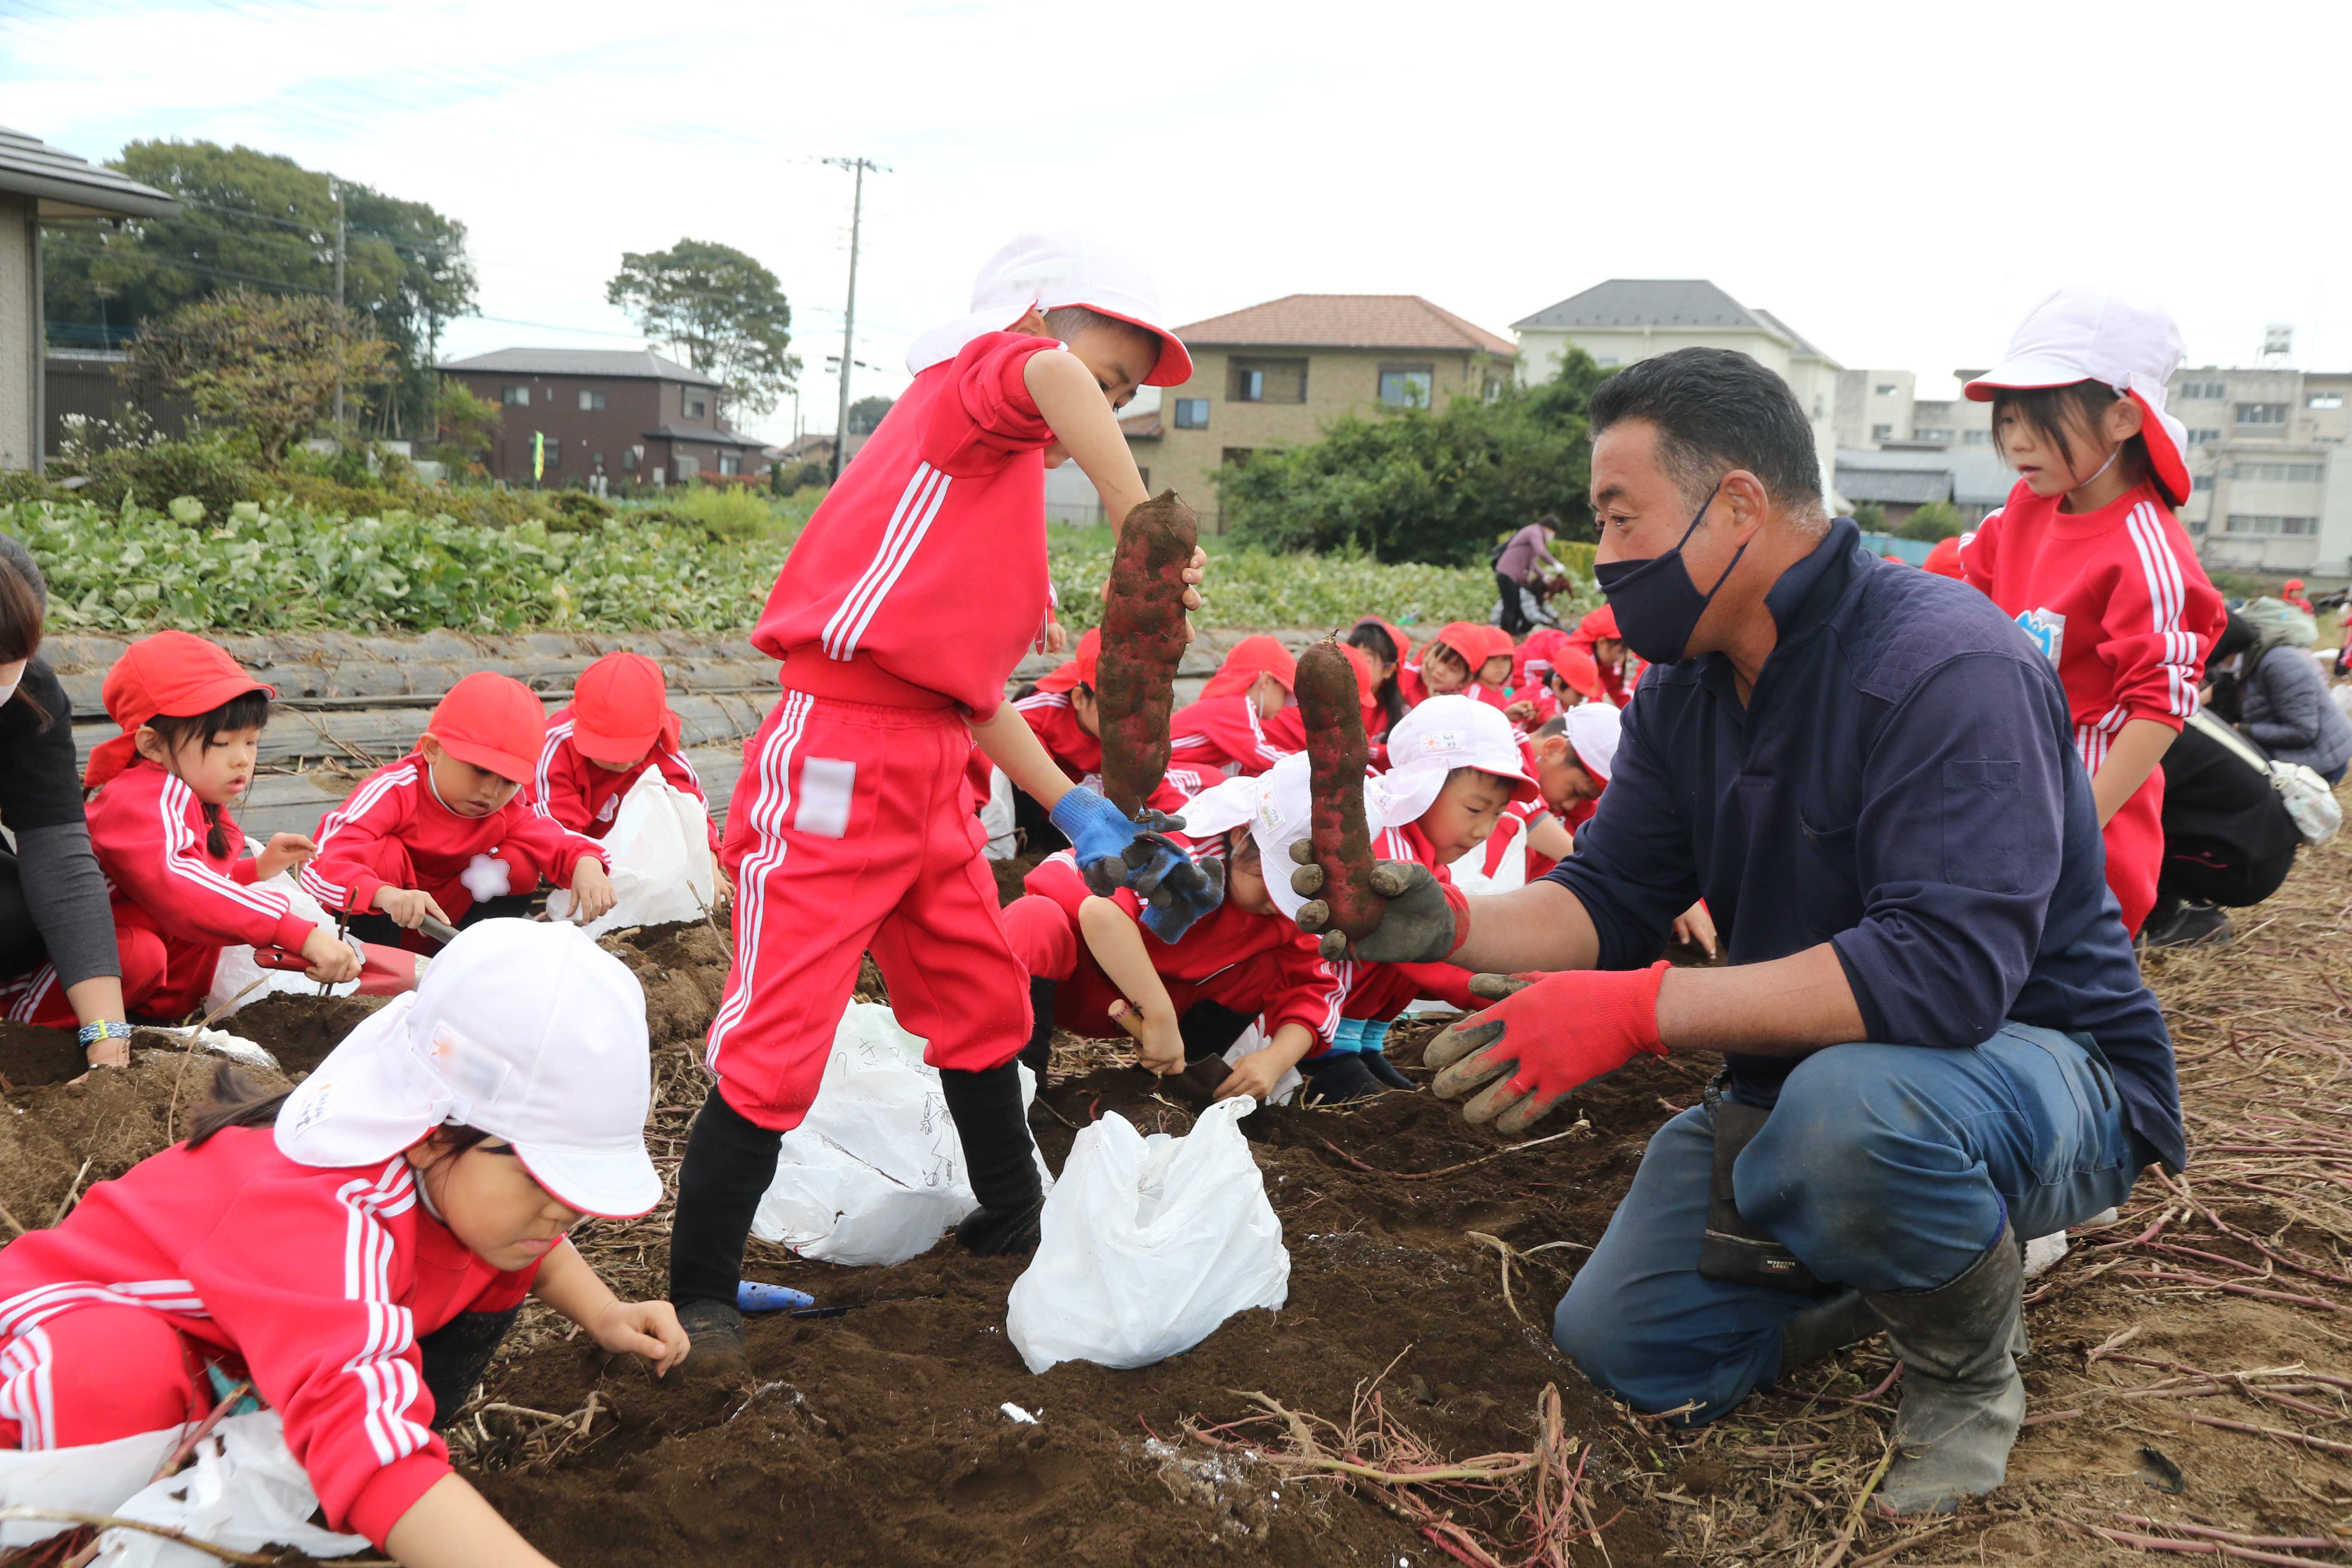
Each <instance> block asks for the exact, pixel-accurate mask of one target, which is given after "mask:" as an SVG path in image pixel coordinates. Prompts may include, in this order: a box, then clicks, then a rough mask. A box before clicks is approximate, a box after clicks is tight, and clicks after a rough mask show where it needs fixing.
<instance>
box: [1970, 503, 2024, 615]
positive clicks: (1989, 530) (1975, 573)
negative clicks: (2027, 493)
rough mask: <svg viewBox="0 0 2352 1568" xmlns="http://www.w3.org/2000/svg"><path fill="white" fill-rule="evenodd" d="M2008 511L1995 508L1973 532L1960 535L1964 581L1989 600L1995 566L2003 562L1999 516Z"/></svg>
mask: <svg viewBox="0 0 2352 1568" xmlns="http://www.w3.org/2000/svg"><path fill="white" fill-rule="evenodd" d="M2011 493H2012V494H2014V493H2015V492H2014V491H2012V492H2011ZM2004 510H2007V509H2006V508H2003V507H1995V508H1994V509H1993V510H1990V511H1989V512H1987V513H1986V514H1985V520H1984V521H1982V522H1980V523H1979V524H1977V525H1976V527H1975V529H1974V530H1972V531H1969V532H1967V533H1964V534H1962V535H1960V572H1961V574H1962V577H1963V580H1965V581H1966V582H1967V583H1968V584H1969V586H1970V587H1972V588H1974V589H1975V590H1976V591H1977V592H1978V593H1979V594H1982V595H1986V596H1987V597H1988V598H1990V596H1991V595H1992V574H1993V563H1995V562H1996V561H1998V560H1999V559H2000V514H2001V513H2002V511H2004Z"/></svg>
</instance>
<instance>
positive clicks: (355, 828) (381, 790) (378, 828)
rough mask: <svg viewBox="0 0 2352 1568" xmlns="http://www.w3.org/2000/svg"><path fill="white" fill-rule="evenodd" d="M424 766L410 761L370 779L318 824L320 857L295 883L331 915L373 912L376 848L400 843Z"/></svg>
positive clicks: (377, 886)
mask: <svg viewBox="0 0 2352 1568" xmlns="http://www.w3.org/2000/svg"><path fill="white" fill-rule="evenodd" d="M424 765H425V764H424V763H423V762H422V761H421V760H419V759H417V758H415V757H409V758H405V759H404V760H402V761H400V762H397V763H393V764H392V766H390V767H388V768H383V769H380V770H378V771H377V772H375V773H371V774H369V775H368V776H367V777H366V778H364V779H362V780H361V781H360V787H359V788H357V789H355V790H353V791H352V793H351V797H350V798H349V799H347V800H345V801H344V802H343V804H342V805H339V806H337V807H336V808H335V809H334V810H332V811H331V812H329V813H327V815H326V816H324V817H322V818H320V822H319V852H318V854H316V855H314V856H312V857H311V858H310V864H308V865H306V866H304V867H303V868H302V871H301V875H300V878H299V880H300V882H301V884H302V890H303V891H304V892H306V893H308V894H310V896H311V897H312V898H314V899H316V900H319V902H320V903H321V904H324V905H325V906H326V907H327V908H328V909H329V910H353V911H358V912H364V911H366V910H373V908H375V895H376V890H377V889H380V888H382V887H383V885H384V881H383V878H382V877H379V876H378V875H376V872H375V862H374V858H373V856H374V849H375V847H376V845H377V844H379V843H381V842H382V841H383V840H384V839H386V838H397V837H400V829H401V827H402V826H403V825H404V823H405V822H406V821H407V820H408V813H409V809H410V805H411V803H412V800H413V791H414V790H415V787H416V781H417V770H418V769H420V768H422V767H424Z"/></svg>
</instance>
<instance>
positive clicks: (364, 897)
mask: <svg viewBox="0 0 2352 1568" xmlns="http://www.w3.org/2000/svg"><path fill="white" fill-rule="evenodd" d="M546 742H547V710H545V709H544V708H542V707H541V706H540V701H539V698H538V696H537V695H536V694H535V693H533V692H532V690H531V689H530V688H529V687H527V686H525V685H524V684H523V683H522V682H521V681H520V680H517V679H513V678H512V677H511V676H505V675H496V674H493V673H491V672H490V671H488V670H486V669H482V670H476V671H475V672H474V673H473V674H471V675H469V676H467V677H466V678H465V679H463V680H460V681H459V682H457V685H455V686H453V687H451V688H450V689H449V695H448V696H446V697H444V698H443V699H441V701H440V703H439V704H438V705H437V706H436V708H435V709H434V710H433V716H432V717H431V718H430V719H428V720H426V721H425V733H424V734H423V735H421V736H419V737H418V738H417V742H416V750H415V751H414V752H410V753H409V754H408V755H407V756H404V757H403V758H401V759H400V761H398V762H396V763H393V764H391V765H390V766H389V767H383V768H378V769H377V770H376V771H375V772H374V773H370V774H369V775H368V776H367V777H366V778H364V779H362V780H361V781H360V786H359V788H357V789H355V790H353V791H352V793H351V796H350V798H349V799H347V800H345V801H344V802H343V804H342V805H339V806H337V807H336V808H335V809H334V810H332V811H331V812H329V813H327V815H326V816H325V817H324V818H323V819H322V820H321V821H320V824H319V851H318V854H317V855H316V856H315V857H314V858H312V859H311V861H310V864H309V865H307V866H305V867H303V868H302V879H301V880H302V887H303V890H304V891H306V892H308V893H309V894H310V896H311V897H312V898H314V899H316V900H319V902H320V903H321V904H324V905H325V906H326V907H327V908H328V909H330V910H351V911H352V916H353V919H352V931H353V932H355V933H356V934H358V935H360V936H362V937H364V938H366V939H367V940H369V941H371V942H398V943H400V944H401V945H403V946H406V947H410V948H412V949H414V950H415V951H417V952H432V951H434V949H435V948H436V947H437V946H438V945H439V944H438V943H437V942H434V941H433V939H432V938H430V937H428V936H425V935H423V934H421V933H420V932H419V931H418V928H419V927H420V926H422V925H423V924H424V923H425V921H428V920H430V921H439V922H440V923H442V924H443V925H450V926H463V925H466V924H467V923H469V922H470V921H478V920H485V919H488V918H491V917H494V916H498V915H511V914H520V913H522V912H523V911H524V910H525V909H527V908H528V906H529V902H530V896H531V895H532V894H533V893H535V892H537V891H538V890H539V881H540V878H541V875H542V874H544V875H545V876H547V877H548V878H549V879H551V880H553V881H554V882H555V883H556V884H557V885H558V886H559V887H565V888H569V889H572V897H573V898H574V899H575V900H577V903H576V905H575V907H574V909H573V911H572V912H573V915H574V917H575V918H577V919H579V920H582V921H593V920H594V919H596V917H598V916H599V915H602V914H604V912H605V911H606V910H610V909H611V908H612V907H613V899H614V894H613V879H611V878H610V877H608V876H607V875H605V870H606V864H605V858H604V848H603V847H601V846H599V845H598V844H597V843H596V842H595V841H594V840H593V839H589V838H583V837H580V836H579V835H578V834H576V833H567V832H565V831H564V830H563V828H562V827H561V826H558V825H557V824H556V822H555V821H554V820H553V819H552V818H551V817H546V816H541V815H540V814H539V813H537V812H535V811H533V810H532V809H531V808H530V805H528V804H527V803H526V802H524V801H523V800H522V799H520V798H519V795H518V792H519V791H520V789H521V788H522V784H523V781H524V780H526V779H528V778H530V776H531V773H532V772H533V771H534V769H535V768H536V766H537V763H536V761H535V759H536V758H537V757H538V756H539V754H540V752H541V749H542V748H543V747H544V746H545V744H546Z"/></svg>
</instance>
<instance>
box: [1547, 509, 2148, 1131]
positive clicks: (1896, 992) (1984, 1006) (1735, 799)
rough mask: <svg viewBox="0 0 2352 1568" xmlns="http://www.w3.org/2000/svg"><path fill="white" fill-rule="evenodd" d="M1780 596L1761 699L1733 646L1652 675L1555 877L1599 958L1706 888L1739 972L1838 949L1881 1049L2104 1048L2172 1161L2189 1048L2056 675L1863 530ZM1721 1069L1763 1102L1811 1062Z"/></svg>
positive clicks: (2000, 621)
mask: <svg viewBox="0 0 2352 1568" xmlns="http://www.w3.org/2000/svg"><path fill="white" fill-rule="evenodd" d="M1765 603H1766V605H1768V606H1769V609H1770V611H1771V614H1772V618H1773V619H1774V620H1775V621H1776V622H1777V623H1779V626H1780V642H1779V645H1778V646H1777V647H1774V648H1773V650H1772V653H1771V656H1770V657H1769V658H1767V659H1766V660H1765V661H1764V668H1762V669H1761V670H1760V671H1759V672H1758V675H1757V680H1756V687H1755V689H1754V691H1753V692H1751V693H1750V694H1749V698H1748V701H1747V702H1746V703H1745V704H1743V703H1742V702H1741V701H1740V700H1739V694H1738V689H1737V688H1736V687H1735V686H1734V684H1733V679H1732V669H1731V662H1730V660H1729V659H1727V658H1725V657H1724V656H1723V655H1721V654H1719V653H1718V654H1707V655H1705V656H1703V657H1700V658H1691V659H1685V660H1684V661H1683V662H1682V663H1680V664H1675V665H1663V666H1655V667H1653V668H1651V670H1650V671H1649V673H1648V674H1647V675H1646V676H1645V677H1644V678H1643V681H1642V685H1641V689H1640V694H1639V695H1638V696H1636V697H1635V698H1634V700H1633V702H1632V704H1631V705H1630V706H1628V707H1627V708H1626V710H1625V720H1624V726H1623V734H1622V740H1621V741H1620V742H1619V743H1618V748H1617V756H1616V760H1615V763H1614V764H1613V765H1612V768H1611V770H1610V780H1609V788H1608V790H1607V791H1606V792H1605V793H1604V794H1603V795H1601V805H1600V809H1599V810H1598V812H1597V813H1596V814H1595V815H1594V816H1593V818H1592V820H1591V822H1590V823H1588V824H1587V825H1586V826H1585V827H1584V828H1583V830H1582V831H1581V832H1580V833H1578V834H1577V836H1576V853H1575V855H1574V856H1573V857H1571V858H1569V859H1567V860H1564V861H1562V862H1560V864H1559V866H1558V867H1557V868H1554V869H1553V870H1552V872H1551V879H1552V880H1554V881H1556V882H1559V883H1560V884H1562V885H1563V886H1565V887H1566V888H1567V889H1569V890H1570V892H1573V893H1574V894H1575V895H1576V896H1577V898H1578V899H1579V900H1580V901H1581V902H1582V903H1583V905H1584V907H1585V909H1586V910H1588V911H1590V913H1591V917H1592V924H1593V927H1594V929H1595V930H1596V931H1599V933H1600V937H1601V965H1600V966H1601V968H1603V969H1632V968H1637V967H1639V966H1640V965H1642V964H1644V963H1650V962H1651V961H1652V960H1654V958H1656V956H1657V954H1658V952H1659V950H1660V949H1661V948H1662V947H1663V946H1664V943H1665V940H1666V937H1667V934H1668V932H1669V931H1670V929H1671V927H1672V925H1673V923H1674V918H1675V915H1677V914H1678V913H1680V912H1681V911H1682V910H1685V909H1687V908H1688V907H1689V906H1690V903H1691V901H1692V900H1694V899H1696V898H1698V897H1700V896H1701V895H1704V896H1705V897H1706V901H1707V908H1708V910H1709V912H1710V913H1711V914H1712V915H1713V916H1714V918H1715V923H1716V926H1717V930H1718V931H1721V932H1723V933H1724V940H1725V952H1726V953H1727V956H1728V958H1729V959H1730V961H1731V962H1732V963H1761V962H1763V961H1766V960H1769V959H1775V958H1785V957H1787V956H1789V955H1790V953H1794V952H1802V951H1804V950H1805V949H1807V948H1810V947H1813V946H1815V945H1817V944H1819V943H1821V942H1831V943H1832V944H1834V946H1835V948H1836V951H1837V955H1838V958H1839V961H1840V962H1841V963H1843V964H1844V966H1845V973H1846V978H1847V980H1848V981H1849V982H1850V983H1851V984H1852V985H1853V997H1854V1001H1855V1002H1856V1003H1857V1004H1858V1005H1860V1007H1861V1010H1862V1016H1863V1022H1864V1026H1865V1027H1866V1029H1867V1031H1868V1033H1867V1037H1868V1038H1869V1039H1872V1040H1876V1041H1881V1042H1884V1043H1886V1044H1890V1045H1911V1046H1926V1047H1938V1046H1940V1047H1967V1046H1974V1045H1975V1044H1977V1043H1978V1042H1979V1041H1980V1040H1983V1039H1986V1038H1987V1037H1990V1036H1991V1034H1992V1033H1993V1032H1994V1031H1995V1030H1996V1029H1998V1028H1999V1027H2000V1024H2001V1021H2002V1020H2003V1019H2004V1018H2013V1019H2015V1020H2017V1021H2018V1022H2019V1023H2023V1024H2035V1025H2040V1026H2044V1027H2047V1028H2053V1029H2058V1030H2061V1031H2063V1032H2065V1033H2067V1034H2071V1035H2074V1036H2075V1037H2087V1038H2088V1039H2090V1040H2091V1041H2092V1042H2094V1043H2095V1046H2096V1047H2097V1048H2098V1049H2099V1050H2100V1051H2101V1052H2102V1053H2104V1054H2105V1057H2106V1058H2107V1061H2108V1063H2109V1065H2110V1066H2111V1067H2112V1068H2113V1069H2114V1076H2115V1079H2116V1089H2117V1090H2118V1092H2119V1093H2120V1095H2121V1097H2122V1100H2123V1109H2124V1118H2125V1122H2126V1125H2127V1126H2128V1127H2130V1129H2131V1130H2132V1131H2134V1132H2135V1133H2137V1135H2138V1136H2139V1138H2140V1139H2141V1141H2142V1142H2145V1143H2146V1144H2147V1147H2148V1148H2149V1149H2151V1150H2152V1151H2154V1152H2155V1153H2156V1154H2157V1155H2158V1157H2160V1158H2161V1159H2162V1160H2163V1161H2164V1162H2165V1163H2167V1164H2168V1165H2170V1166H2172V1167H2174V1168H2176V1169H2178V1168H2179V1166H2181V1165H2182V1164H2183V1163H2185V1162H2186V1161H2187V1158H2188V1152H2187V1149H2186V1147H2185V1145H2184V1143H2183V1141H2182V1135H2181V1126H2180V1099H2179V1089H2178V1087H2177V1085H2176V1083H2175V1081H2174V1078H2173V1061H2172V1037H2171V1036H2170V1035H2169V1034H2168V1032H2167V1031H2166V1029H2165V1026H2164V1017H2163V1015H2162V1014H2161V1013H2160V1012H2159V1011H2158V1007H2157V1004H2156V998H2155V996H2154V995H2153V994H2150V992H2149V991H2148V989H2147V986H2146V985H2145V984H2142V983H2141V980H2140V973H2139V964H2138V963H2137V960H2136V959H2135V958H2134V956H2133V954H2132V949H2131V939H2130V938H2129V937H2128V936H2126V934H2125V932H2124V927H2123V921H2122V918H2121V915H2120V913H2119V911H2118V909H2117V907H2116V900H2115V896H2114V895H2113V894H2112V893H2110V892H2109V891H2108V890H2107V884H2106V854H2105V846H2104V845H2103V844H2102V842H2101V840H2100V837H2099V819H2098V812H2097V809H2096V807H2095V805H2094V804H2093V802H2092V799H2091V781H2090V776H2089V775H2088V774H2087V773H2084V771H2083V765H2082V763H2081V761H2080V759H2079V758H2078V757H2077V756H2076V754H2075V751H2074V736H2073V726H2072V722H2071V721H2070V719H2069V717H2068V712H2067V706H2066V694H2065V692H2064V690H2063V689H2062V688H2061V687H2060V686H2059V684H2058V679H2057V676H2056V675H2055V674H2054V673H2053V671H2052V669H2051V668H2050V663H2049V661H2048V660H2047V659H2045V658H2042V657H2041V655H2040V654H2039V653H2038V652H2037V651H2036V650H2035V649H2034V648H2033V647H2032V644H2031V643H2029V642H2028V641H2027V640H2026V639H2025V638H2024V637H2022V636H2021V635H2020V634H2019V632H2018V629H2017V627H2016V626H2015V625H2014V624H2012V623H2011V620H2010V618H2009V617H2008V616H2005V615H2003V614H2001V612H2000V610H1999V609H1997V608H1996V607H1994V605H1993V603H1992V601H1991V600H1990V599H1988V598H1986V597H1985V596H1984V595H1982V594H1979V593H1978V592H1977V591H1976V590H1975V589H1974V588H1971V587H1969V586H1968V585H1967V584H1962V583H1958V582H1955V581H1953V580H1951V579H1949V578H1946V577H1939V576H1937V575H1935V574H1932V573H1927V572H1923V571H1920V570H1919V569H1918V568H1917V567H1915V566H1902V565H1896V564H1895V563H1890V562H1885V561H1881V560H1880V559H1879V558H1878V557H1876V556H1874V555H1873V554H1872V553H1871V552H1868V551H1866V550H1864V549H1863V548H1862V547H1861V545H1860V543H1859V542H1858V540H1857V533H1856V530H1855V527H1854V525H1853V522H1852V521H1850V520H1846V519H1840V520H1839V521H1837V522H1836V523H1835V524H1834V525H1832V528H1831V530H1830V532H1829V535H1828V537H1827V538H1825V539H1824V540H1823V541H1822V543H1821V545H1820V546H1819V547H1818V548H1816V549H1815V550H1814V551H1813V552H1812V553H1811V555H1809V556H1807V557H1806V558H1805V559H1804V560H1802V561H1801V562H1798V563H1796V564H1795V565H1793V566H1791V567H1790V568H1789V570H1788V571H1787V572H1786V573H1784V574H1782V575H1781V578H1780V582H1778V583H1777V584H1774V585H1773V587H1772V589H1771V592H1770V593H1769V595H1767V596H1766V600H1765ZM1725 1061H1726V1064H1727V1066H1728V1068H1730V1071H1731V1079H1732V1083H1733V1086H1734V1088H1735V1089H1736V1090H1738V1093H1739V1098H1740V1099H1741V1100H1746V1101H1748V1102H1749V1103H1753V1104H1759V1105H1769V1104H1771V1103H1772V1101H1773V1100H1774V1099H1775V1098H1776V1097H1777V1095H1778V1092H1779V1088H1780V1080H1781V1079H1783V1078H1785V1077H1786V1076H1787V1074H1788V1072H1789V1069H1790V1068H1791V1067H1793V1066H1794V1065H1795V1062H1794V1059H1793V1058H1771V1057H1748V1056H1739V1055H1736V1054H1728V1053H1727V1055H1726V1058H1725Z"/></svg>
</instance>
